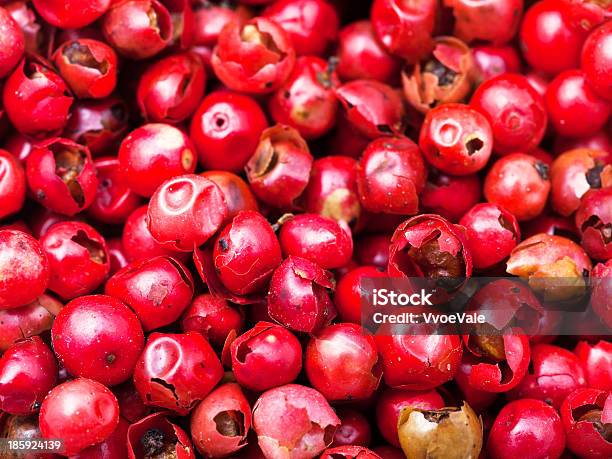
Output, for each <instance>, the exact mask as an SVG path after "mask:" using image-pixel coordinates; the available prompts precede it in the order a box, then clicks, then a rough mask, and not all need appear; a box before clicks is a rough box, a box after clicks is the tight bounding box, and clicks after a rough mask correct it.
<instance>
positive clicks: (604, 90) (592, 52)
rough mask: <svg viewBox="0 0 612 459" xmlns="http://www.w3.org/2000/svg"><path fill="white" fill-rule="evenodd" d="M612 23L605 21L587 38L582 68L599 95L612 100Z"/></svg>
mask: <svg viewBox="0 0 612 459" xmlns="http://www.w3.org/2000/svg"><path fill="white" fill-rule="evenodd" d="M611 47H612V24H611V23H610V22H605V23H604V24H602V25H601V26H599V27H598V28H597V29H595V30H594V31H593V32H592V33H591V35H589V38H587V40H586V42H585V43H584V47H583V48H582V59H581V68H582V71H583V72H584V76H585V78H586V80H587V83H588V84H589V85H590V87H591V88H593V90H594V91H595V92H596V93H597V95H599V97H602V98H604V99H606V100H607V101H609V102H612V84H611V83H610V78H609V75H610V73H611V72H612V53H611V52H610V48H611Z"/></svg>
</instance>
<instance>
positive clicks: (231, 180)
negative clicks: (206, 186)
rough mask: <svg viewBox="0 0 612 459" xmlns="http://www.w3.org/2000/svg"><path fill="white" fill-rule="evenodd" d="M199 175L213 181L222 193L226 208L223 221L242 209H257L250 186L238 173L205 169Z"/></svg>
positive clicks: (226, 220) (231, 217) (232, 217)
mask: <svg viewBox="0 0 612 459" xmlns="http://www.w3.org/2000/svg"><path fill="white" fill-rule="evenodd" d="M201 175H202V177H205V178H207V179H208V180H211V181H213V182H215V183H216V184H217V186H218V187H219V189H220V190H221V192H222V193H223V195H224V197H225V203H226V204H227V210H228V214H227V217H226V219H225V223H230V222H231V221H232V220H233V219H234V217H235V216H236V215H238V213H240V212H241V211H243V210H254V211H256V212H257V211H259V204H257V200H256V199H255V196H254V195H253V192H252V191H251V188H250V187H249V185H248V184H247V183H246V182H245V181H244V180H243V179H242V178H240V177H239V176H238V175H236V174H233V173H231V172H227V171H206V172H203V173H202V174H201Z"/></svg>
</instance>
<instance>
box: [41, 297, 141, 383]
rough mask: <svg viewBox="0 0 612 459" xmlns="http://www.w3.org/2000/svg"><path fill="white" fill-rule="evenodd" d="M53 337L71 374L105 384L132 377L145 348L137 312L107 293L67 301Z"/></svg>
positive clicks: (56, 350)
mask: <svg viewBox="0 0 612 459" xmlns="http://www.w3.org/2000/svg"><path fill="white" fill-rule="evenodd" d="M51 339H52V343H53V350H54V351H55V354H56V355H57V357H58V359H59V361H60V363H61V364H62V366H63V367H64V368H65V369H66V370H67V371H68V372H69V373H70V374H71V375H74V376H76V377H81V378H89V379H93V380H95V381H98V382H100V383H102V384H104V385H105V386H114V385H117V384H119V383H122V382H124V381H126V380H127V379H128V378H130V376H131V375H132V372H133V371H134V366H135V365H136V361H137V360H138V358H139V357H140V353H141V352H142V349H143V348H144V334H143V331H142V327H141V325H140V322H139V321H138V317H137V316H136V314H134V313H133V312H132V311H131V310H130V309H129V308H128V307H127V306H126V305H125V304H123V303H122V302H121V301H119V300H117V299H115V298H112V297H109V296H106V295H90V296H82V297H79V298H77V299H75V300H72V301H71V302H70V303H68V304H67V305H66V306H65V307H64V308H63V309H62V310H61V311H60V313H59V314H58V315H57V317H56V318H55V322H53V328H52V330H51Z"/></svg>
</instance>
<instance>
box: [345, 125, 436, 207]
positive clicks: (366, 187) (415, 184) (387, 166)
mask: <svg viewBox="0 0 612 459" xmlns="http://www.w3.org/2000/svg"><path fill="white" fill-rule="evenodd" d="M426 180H427V169H426V168H425V163H424V161H423V155H422V153H421V150H420V149H419V147H418V146H417V145H416V144H415V143H414V142H413V141H412V140H410V139H408V138H407V137H393V138H387V137H381V138H379V139H377V140H374V141H373V142H371V143H370V144H369V145H368V147H367V148H366V150H365V151H364V152H363V156H362V157H361V159H360V160H359V164H358V166H357V187H358V190H359V199H360V201H361V204H362V205H363V207H364V208H365V209H367V210H369V211H371V212H383V213H390V214H400V215H406V214H408V215H411V214H415V213H417V211H418V208H419V198H418V195H419V193H420V192H421V191H422V190H423V188H424V187H425V182H426Z"/></svg>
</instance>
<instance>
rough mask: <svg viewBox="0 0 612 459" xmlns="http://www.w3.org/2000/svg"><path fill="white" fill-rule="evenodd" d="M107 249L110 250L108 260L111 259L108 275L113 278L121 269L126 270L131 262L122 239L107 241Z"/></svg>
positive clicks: (116, 238)
mask: <svg viewBox="0 0 612 459" xmlns="http://www.w3.org/2000/svg"><path fill="white" fill-rule="evenodd" d="M106 247H107V248H108V258H109V259H110V271H109V273H108V275H109V276H112V275H113V274H115V273H116V272H117V271H119V270H120V269H121V268H125V267H126V266H127V265H128V264H129V261H128V259H127V256H126V255H125V250H124V249H123V242H121V238H118V237H115V238H112V239H109V240H107V241H106Z"/></svg>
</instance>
